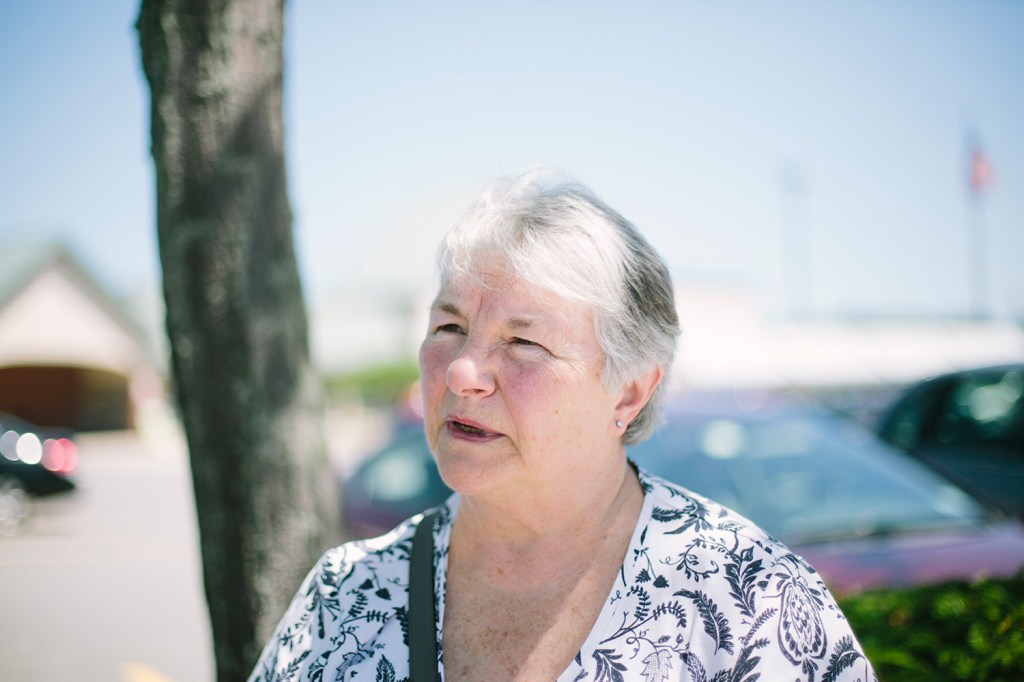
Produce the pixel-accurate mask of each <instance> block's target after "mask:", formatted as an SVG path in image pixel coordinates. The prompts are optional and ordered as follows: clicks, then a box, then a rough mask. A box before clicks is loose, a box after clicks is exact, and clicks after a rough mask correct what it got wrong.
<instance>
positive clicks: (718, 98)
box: [0, 0, 1024, 317]
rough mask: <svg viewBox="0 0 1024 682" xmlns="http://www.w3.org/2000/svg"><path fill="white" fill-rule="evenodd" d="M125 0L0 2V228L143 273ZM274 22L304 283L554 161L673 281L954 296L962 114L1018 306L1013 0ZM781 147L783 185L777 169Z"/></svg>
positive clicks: (1001, 288) (1021, 166)
mask: <svg viewBox="0 0 1024 682" xmlns="http://www.w3.org/2000/svg"><path fill="white" fill-rule="evenodd" d="M136 13H137V3H136V2H127V1H124V0H108V1H106V2H103V3H80V2H72V1H70V0H40V1H39V2H32V3H5V4H4V5H3V6H2V7H0V64H3V67H0V92H2V93H3V98H2V100H0V102H2V103H0V129H2V130H3V131H4V133H3V136H4V145H3V146H4V153H3V155H2V157H0V248H2V246H3V244H11V243H16V242H24V241H26V240H38V239H40V238H60V239H64V240H66V241H68V242H69V243H70V244H71V246H72V247H73V248H74V250H75V251H76V252H77V253H78V254H79V255H80V256H81V257H82V258H83V260H84V261H85V262H86V264H87V265H88V266H89V267H90V268H91V269H92V270H94V271H95V272H96V273H97V275H98V276H99V278H100V279H101V281H103V282H104V283H105V284H106V285H107V286H108V287H110V288H111V289H112V290H114V291H115V292H117V293H123V294H129V293H133V292H135V291H138V290H140V289H147V288H156V287H157V286H158V277H159V267H158V260H157V254H156V240H155V226H154V196H153V194H154V188H153V171H152V166H151V162H150V159H149V156H148V134H149V128H148V115H149V114H148V95H147V91H146V87H145V83H144V81H143V78H142V74H141V68H140V66H139V57H138V49H137V46H136V36H135V32H134V29H133V24H134V20H135V16H136ZM288 22H289V23H288V44H287V48H286V52H287V57H286V58H287V60H288V62H287V82H286V89H287V94H286V105H285V107H286V117H287V126H288V129H287V135H288V139H287V144H288V154H289V172H290V186H291V196H292V203H293V208H294V212H295V219H296V220H295V229H296V239H297V244H298V248H299V255H300V264H301V266H302V270H303V277H304V280H305V284H306V289H307V295H308V297H309V298H310V299H311V301H313V302H314V303H316V302H318V301H324V300H328V299H330V298H331V297H332V296H333V295H334V294H336V293H337V292H339V291H346V290H351V289H355V288H361V287H367V286H373V287H378V288H387V289H394V290H402V289H410V288H411V289H419V288H422V287H424V286H429V284H430V283H431V281H432V280H431V273H432V258H433V251H434V245H435V244H436V242H437V240H438V238H439V237H440V235H441V234H442V232H443V230H444V227H445V225H446V224H447V223H448V222H450V221H451V220H453V219H454V218H455V217H456V216H457V215H458V214H459V212H460V211H461V210H462V208H463V207H464V206H465V205H466V203H467V202H468V201H469V200H470V199H471V198H472V196H473V195H474V194H475V193H476V192H478V191H479V190H480V189H482V188H483V187H484V186H485V185H486V184H487V183H488V182H489V181H490V180H491V179H493V178H494V177H496V176H498V175H501V174H507V173H518V172H520V171H522V170H525V169H526V168H527V167H529V166H530V165H533V164H536V163H551V164H555V165H557V166H560V167H561V168H563V169H565V170H566V171H568V172H570V173H572V174H574V175H576V176H577V177H579V178H580V179H581V180H583V181H584V182H586V183H587V184H589V185H591V186H592V187H593V188H594V189H595V190H596V191H597V192H598V193H599V194H600V195H601V196H602V197H604V198H605V199H606V200H607V201H608V202H609V203H610V204H611V205H613V206H614V207H616V208H618V209H619V210H620V211H621V212H622V213H623V214H625V215H626V216H627V217H628V218H630V219H631V220H632V221H633V222H635V223H636V224H637V225H638V226H639V227H640V229H641V230H642V231H643V232H644V233H645V234H647V235H648V237H649V238H650V239H651V241H652V242H653V243H654V244H655V246H656V247H657V248H658V249H659V250H660V251H661V252H662V253H663V254H664V256H665V258H666V260H667V261H668V262H669V264H670V266H671V268H672V270H673V273H674V275H675V277H676V279H677V280H678V281H679V282H680V283H682V284H684V285H685V284H686V283H688V282H702V283H706V282H709V281H710V282H720V283H726V284H737V285H740V286H744V287H747V288H748V289H749V290H751V291H752V292H755V294H756V295H757V296H758V297H759V300H761V301H762V302H763V303H764V305H765V308H766V309H767V310H769V311H775V312H778V311H780V310H783V309H784V308H786V306H787V301H788V302H790V303H792V302H794V301H796V302H797V303H799V304H800V305H802V306H804V307H805V308H806V309H810V310H811V311H813V312H817V313H822V314H828V315H834V314H842V313H869V314H886V315H888V314H911V315H947V314H948V315H958V314H963V313H965V312H966V311H967V310H968V309H969V306H970V294H969V281H970V280H969V266H968V263H969V259H968V255H967V254H968V253H969V248H968V239H969V237H968V234H969V231H970V229H973V228H971V227H970V224H971V222H970V221H971V220H972V214H971V212H970V211H969V207H968V202H967V193H966V180H965V178H966V173H967V159H966V150H965V143H964V136H965V134H966V132H967V130H968V129H969V128H971V129H976V130H977V131H979V133H980V136H981V139H982V141H983V143H984V147H985V150H986V153H987V155H988V157H989V159H990V161H991V163H992V165H993V167H994V169H995V183H994V184H993V186H992V187H991V189H990V191H989V192H988V193H987V194H986V195H985V203H984V207H983V213H982V216H983V223H984V230H983V233H984V235H985V237H986V243H987V249H988V261H989V264H990V269H989V281H990V286H991V299H990V301H991V306H992V308H993V310H994V311H995V312H996V313H997V314H999V315H1014V316H1016V317H1024V267H1021V266H1020V262H1022V261H1024V115H1022V114H1024V87H1022V83H1021V74H1024V39H1022V37H1024V4H1022V3H1018V2H1010V1H1005V2H996V1H993V0H983V1H981V2H972V3H969V2H948V1H943V0H938V1H933V2H923V1H921V2H882V1H877V2H857V3H845V4H840V3H828V4H824V3H811V2H799V3H798V2H774V3H764V2H731V3H712V2H682V1H677V2H653V1H650V0H639V1H637V2H630V3H625V2H599V1H598V2H577V1H571V2H568V1H563V2H536V1H532V0H521V1H519V2H516V3H506V2H500V3H499V2H491V3H482V2H433V3H413V2H404V1H402V2H400V1H389V2H369V1H368V0H360V1H354V0H350V1H343V0H321V1H316V2H315V1H313V0H295V1H293V2H291V3H289V5H288ZM786 169H796V172H797V174H798V177H799V178H800V185H801V187H802V189H801V191H800V192H798V193H786V192H783V189H782V187H783V176H784V174H785V172H786ZM787 230H788V231H789V233H791V234H797V235H801V238H800V240H799V241H798V247H797V250H796V251H794V252H793V254H794V256H795V257H796V258H797V260H798V261H799V270H798V275H799V276H800V278H801V279H800V280H799V281H802V282H803V283H804V287H803V288H802V290H801V293H799V294H798V300H797V299H793V298H787V295H786V293H785V289H784V286H783V282H784V275H783V267H784V265H783V264H784V263H785V262H786V259H785V258H784V256H783V243H784V236H783V235H784V234H785V233H787Z"/></svg>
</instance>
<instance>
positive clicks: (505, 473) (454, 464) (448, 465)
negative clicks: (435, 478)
mask: <svg viewBox="0 0 1024 682" xmlns="http://www.w3.org/2000/svg"><path fill="white" fill-rule="evenodd" d="M436 460H437V470H438V472H439V473H440V474H441V480H443V481H444V483H445V485H447V486H448V487H449V488H451V489H452V490H454V491H455V492H457V493H459V494H461V495H481V494H485V493H487V492H488V491H491V490H494V489H496V488H499V487H500V486H501V484H502V481H503V480H507V479H508V478H509V474H510V473H511V472H510V471H509V464H508V461H507V460H504V461H502V460H499V459H497V458H491V457H466V456H464V455H462V456H451V455H449V456H446V455H441V456H439V457H437V458H436Z"/></svg>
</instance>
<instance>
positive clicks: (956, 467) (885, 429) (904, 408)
mask: <svg viewBox="0 0 1024 682" xmlns="http://www.w3.org/2000/svg"><path fill="white" fill-rule="evenodd" d="M878 433H879V435H880V436H881V437H882V438H884V439H885V440H887V441H889V442H891V443H893V444H894V445H896V446H897V447H899V448H901V449H903V450H906V451H907V452H909V453H910V454H911V455H913V456H914V457H916V458H918V459H920V460H921V461H923V462H925V463H927V464H929V465H931V466H933V467H935V468H936V469H938V470H940V471H942V472H943V473H944V474H946V475H948V476H949V477H950V478H953V479H954V480H956V481H957V482H958V483H960V484H961V485H962V486H963V487H965V488H967V489H969V490H971V491H972V492H975V493H977V494H979V495H980V496H983V497H986V498H988V499H990V500H991V501H993V502H995V503H996V504H998V505H1000V506H1002V507H1003V508H1004V509H1006V510H1007V511H1009V512H1010V513H1012V514H1015V515H1017V516H1020V517H1024V364H1015V365H1004V366H999V367H984V368H978V369H970V370H963V371H958V372H951V373H948V374H943V375H941V376H937V377H933V378H930V379H927V380H925V381H922V382H920V383H918V384H915V385H914V386H912V387H910V388H909V389H908V390H907V391H906V392H905V393H904V394H903V395H902V396H901V397H899V398H898V399H897V400H896V401H895V402H894V403H893V405H892V406H891V407H890V408H889V409H888V410H887V411H885V412H884V413H883V416H882V419H881V420H880V422H879V429H878Z"/></svg>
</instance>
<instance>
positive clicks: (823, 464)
mask: <svg viewBox="0 0 1024 682" xmlns="http://www.w3.org/2000/svg"><path fill="white" fill-rule="evenodd" d="M739 402H740V403H744V402H745V401H743V400H741V401H739ZM631 456H632V457H633V458H634V459H635V460H636V461H637V462H638V463H640V464H642V465H643V466H645V467H647V468H648V469H649V470H651V471H653V472H655V473H657V474H659V475H662V476H664V477H665V478H668V479H670V480H674V481H677V482H680V483H681V484H683V485H685V486H687V487H689V488H691V489H692V490H694V491H696V492H699V493H701V494H703V495H706V496H707V497H710V498H712V499H714V500H717V501H718V502H721V503H723V504H725V505H727V506H730V507H732V508H733V509H735V510H736V511H738V512H740V513H741V514H743V515H745V516H747V517H748V518H750V519H752V520H754V521H755V522H757V523H758V524H759V525H761V526H762V527H763V528H764V529H765V530H767V531H768V532H770V533H772V534H773V535H775V536H776V537H778V538H779V539H781V540H782V541H783V542H785V543H786V544H787V545H789V546H790V547H791V548H792V549H794V551H796V552H797V553H798V554H800V555H802V556H803V557H804V558H806V559H807V560H808V561H809V562H810V563H811V565H813V566H814V567H815V568H816V569H818V571H819V572H821V574H822V575H823V576H824V577H825V579H826V582H827V583H828V584H829V585H830V587H831V588H832V589H833V590H834V591H836V592H838V593H850V592H856V591H859V590H863V589H867V588H873V587H893V586H903V585H918V584H924V583H930V582H938V581H943V580H952V579H965V580H972V579H975V578H979V577H982V576H993V577H995V576H1002V577H1008V576H1012V575H1014V574H1015V573H1017V571H1019V570H1020V569H1021V567H1022V566H1024V524H1021V522H1020V521H1019V520H1017V519H1014V518H1012V517H1011V516H1008V515H1006V514H1003V513H1002V512H1001V511H1000V510H998V509H996V508H994V507H991V506H988V505H987V504H986V503H985V502H982V501H981V500H979V499H977V498H975V497H973V496H972V495H970V494H969V493H967V492H966V491H965V490H964V489H962V488H961V487H959V486H957V485H956V484H955V483H954V482H953V481H952V480H950V479H948V478H945V477H944V476H942V475H941V474H939V473H937V472H936V471H934V470H933V469H931V468H930V467H927V466H925V465H923V464H921V463H919V462H918V461H916V460H914V459H913V458H911V457H909V456H907V455H906V454H905V453H903V452H901V451H899V450H897V449H896V448H894V447H892V446H890V445H889V444H887V443H884V442H883V441H881V440H879V439H878V438H877V437H876V436H874V435H873V434H872V433H870V432H869V431H868V430H866V429H864V428H862V427H861V426H859V425H858V424H855V423H854V422H852V421H849V420H847V419H844V418H842V417H838V416H833V415H830V414H827V413H825V412H823V411H821V410H818V409H815V408H812V407H808V406H794V405H778V406H770V405H769V406H763V407H761V408H759V409H754V410H750V409H748V410H744V409H742V408H740V407H739V406H738V404H737V401H735V400H728V399H711V398H706V397H705V398H696V397H695V398H693V399H690V400H687V401H685V402H678V403H676V404H675V405H674V406H672V407H671V408H670V409H669V414H668V419H667V422H666V424H664V425H663V427H662V428H661V429H659V431H658V432H657V433H656V434H655V435H654V436H653V437H652V438H651V439H650V440H648V441H645V442H644V443H641V444H640V445H638V446H636V447H634V448H632V450H631Z"/></svg>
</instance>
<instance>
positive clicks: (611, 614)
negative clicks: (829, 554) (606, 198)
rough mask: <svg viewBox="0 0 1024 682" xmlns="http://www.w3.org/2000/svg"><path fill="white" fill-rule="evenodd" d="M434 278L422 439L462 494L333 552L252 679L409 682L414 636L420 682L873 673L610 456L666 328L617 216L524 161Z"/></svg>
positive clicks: (754, 568) (739, 522)
mask: <svg viewBox="0 0 1024 682" xmlns="http://www.w3.org/2000/svg"><path fill="white" fill-rule="evenodd" d="M439 265H440V275H441V276H440V291H439V293H438V295H437V298H436V299H435V301H434V303H433V306H432V308H431V312H430V324H429V327H428V329H427V334H426V338H425V339H424V340H423V344H422V347H421V349H420V369H421V374H422V386H423V399H424V405H425V419H424V422H425V424H424V426H425V429H426V437H427V441H428V442H429V444H430V449H431V451H432V452H433V454H434V457H435V459H436V462H437V466H438V468H439V470H440V473H441V476H442V477H443V478H444V481H445V482H446V483H447V484H448V485H449V486H450V487H451V488H452V489H453V490H455V491H456V492H455V494H454V495H452V497H451V498H450V499H449V500H448V501H447V502H446V503H445V504H444V505H442V506H441V507H440V508H439V509H438V510H436V512H435V513H433V514H431V515H429V516H426V517H424V516H422V515H421V516H417V517H414V518H412V519H410V520H408V521H406V522H404V523H402V524H401V525H399V526H398V528H396V529H395V530H393V531H392V532H390V533H388V534H387V535H384V536H382V537H380V538H377V539H374V540H367V541H360V542H352V543H349V544H347V545H344V546H342V547H339V548H337V549H334V550H331V551H329V552H327V553H326V554H325V555H324V557H323V558H322V559H321V561H320V562H319V564H318V565H317V566H316V567H315V568H314V569H313V571H312V572H311V573H310V575H309V577H308V578H307V580H306V582H305V583H304V584H303V586H302V587H301V589H300V590H299V592H298V594H297V596H296V597H295V600H294V601H293V603H292V605H291V606H290V607H289V609H288V611H287V613H286V614H285V616H284V618H283V620H282V621H281V624H280V625H279V626H278V629H277V631H276V632H275V633H274V635H273V637H272V638H271V640H270V643H269V644H268V645H267V647H266V649H265V650H264V652H263V656H262V658H261V660H260V661H259V663H258V665H257V667H256V669H255V670H254V672H253V675H252V677H251V678H250V679H251V680H266V681H270V680H324V681H325V682H326V681H328V680H330V681H334V680H376V681H378V682H380V681H381V680H388V681H392V680H403V679H406V678H409V677H410V646H411V647H412V649H414V650H417V649H418V648H422V647H424V646H426V652H427V653H425V654H424V653H419V654H417V653H415V651H414V653H413V660H417V661H418V662H417V663H415V664H414V665H413V670H412V679H413V682H418V681H419V680H420V679H432V680H437V679H444V680H449V681H451V682H458V681H462V680H469V681H474V682H479V681H485V680H486V681H491V680H530V681H535V680H559V681H560V682H563V681H564V682H570V681H574V680H595V681H601V680H608V681H612V680H638V681H643V682H663V681H664V680H694V681H696V680H710V679H712V678H714V679H729V680H754V679H761V680H765V681H768V680H818V679H822V680H864V681H865V682H866V681H867V680H870V679H872V678H873V677H874V673H873V672H872V670H871V666H870V664H869V662H868V661H867V659H866V658H865V657H864V655H863V653H862V652H861V650H860V648H859V645H858V643H857V641H856V638H855V637H854V636H853V633H852V632H851V631H850V628H849V626H848V625H847V623H846V620H845V618H844V617H843V615H842V613H841V612H840V611H839V609H838V608H837V606H836V604H835V602H834V601H833V599H832V597H831V596H830V595H829V593H828V591H827V590H826V588H825V586H824V585H823V584H822V582H821V580H820V579H819V578H818V576H817V574H816V573H815V572H814V571H813V569H811V568H810V567H809V566H808V565H807V564H805V563H804V562H803V561H802V560H801V559H800V558H799V557H796V556H794V555H793V554H792V553H791V552H790V551H789V550H788V549H786V547H784V546H782V545H781V544H779V543H778V542H777V541H776V540H774V539H772V538H771V537H769V536H768V535H767V534H766V533H765V532H764V531H762V530H761V529H759V528H758V527H756V526H755V525H753V524H752V523H751V522H750V521H748V520H746V519H744V518H742V517H740V516H739V515H737V514H736V513H734V512H732V511H730V510H728V509H726V508H724V507H722V506H720V505H718V504H716V503H714V502H712V501H710V500H708V499H705V498H702V497H701V496H699V495H697V494H695V493H693V492H690V491H688V490H686V489H685V488H683V487H680V486H678V485H675V484H673V483H669V482H667V481H664V480H661V479H659V478H657V477H655V476H652V475H650V474H648V473H647V472H645V471H643V470H642V469H638V468H637V467H636V466H635V465H633V464H632V463H631V462H630V461H629V460H628V459H627V457H626V450H625V446H627V445H629V444H632V443H636V442H638V441H640V440H642V439H643V438H645V437H646V436H647V435H648V434H650V432H651V430H652V429H653V427H654V426H655V424H656V420H657V413H658V404H659V398H660V395H661V393H662V388H663V386H664V379H665V374H666V372H667V371H668V369H669V367H670V366H671V364H672V357H673V353H674V349H675V344H676V337H677V336H678V334H679V325H678V320H677V317H676V310H675V304H674V301H673V292H672V284H671V281H670V279H669V275H668V272H667V270H666V268H665V266H664V264H663V263H662V261H661V259H660V258H659V257H658V255H657V254H656V253H655V251H654V250H653V249H652V248H651V246H650V245H649V244H648V243H647V242H646V241H645V240H644V238H643V237H642V236H641V235H640V234H639V233H638V232H637V230H636V229H635V228H634V227H633V226H632V225H631V224H630V223H629V222H627V221H626V220H625V219H623V218H622V217H621V216H620V215H619V214H618V213H616V212H615V211H613V210H612V209H610V208H609V207H608V206H606V205H605V204H604V203H602V202H601V201H600V200H599V199H597V198H596V197H595V196H594V195H593V194H592V193H591V192H590V191H589V190H587V189H586V188H584V187H582V186H580V185H579V184H577V183H575V182H574V181H572V180H569V179H567V178H563V177H559V176H557V175H555V174H552V173H550V172H547V171H543V170H539V171H533V172H530V173H527V174H526V175H524V176H522V177H520V178H518V179H516V180H513V181H508V182H504V183H501V184H499V185H497V186H496V187H494V188H493V189H491V190H490V191H488V192H487V193H486V194H485V195H484V196H483V197H482V198H481V199H480V200H479V201H478V202H477V203H476V204H475V205H474V206H473V207H472V208H471V209H470V210H469V212H468V213H467V214H466V215H465V216H464V217H463V218H462V219H461V220H460V221H459V222H458V223H457V224H456V225H455V226H454V227H453V228H452V229H451V230H450V231H449V233H448V235H447V237H446V239H445V241H444V243H443V244H442V247H441V250H440V255H439ZM421 525H422V528H421ZM417 529H420V532H419V533H416V531H417ZM414 535H415V536H416V539H415V541H414ZM431 540H432V541H433V551H432V552H431V550H430V549H429V547H430V545H429V542H430V541H431ZM424 543H426V546H427V547H428V549H426V550H424V549H423V546H424ZM414 546H415V549H414ZM424 552H426V554H424ZM410 553H413V554H414V555H415V556H419V557H421V558H420V560H419V565H420V566H421V567H422V566H426V567H427V569H426V573H420V571H421V570H422V569H421V568H413V569H412V575H411V577H410ZM424 555H425V556H426V557H427V558H426V559H425V560H424V559H423V558H422V557H423V556H424ZM415 556H414V558H413V560H412V563H414V564H415V563H416V558H415ZM431 569H432V572H431ZM431 573H432V574H431ZM410 591H412V592H413V597H412V598H411V602H410ZM424 593H425V594H426V597H423V596H422V595H423V594H424ZM417 594H418V595H420V596H419V597H417V596H416V595H417ZM431 605H432V606H433V609H431V608H430V606H431ZM417 622H419V623H426V625H414V624H412V623H417ZM419 627H423V628H424V629H423V630H418V628H419ZM424 633H425V634H424ZM424 661H425V663H424ZM424 672H425V673H426V674H425V675H424ZM420 676H422V678H421V677H420Z"/></svg>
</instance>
